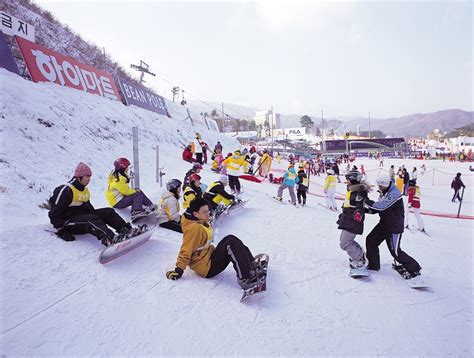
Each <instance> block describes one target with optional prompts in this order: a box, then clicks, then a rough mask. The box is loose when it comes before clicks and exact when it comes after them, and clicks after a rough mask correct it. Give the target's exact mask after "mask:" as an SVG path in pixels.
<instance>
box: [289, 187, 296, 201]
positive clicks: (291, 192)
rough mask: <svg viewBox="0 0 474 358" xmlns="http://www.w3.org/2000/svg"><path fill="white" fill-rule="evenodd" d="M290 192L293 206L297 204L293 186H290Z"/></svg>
mask: <svg viewBox="0 0 474 358" xmlns="http://www.w3.org/2000/svg"><path fill="white" fill-rule="evenodd" d="M288 191H289V192H290V198H291V203H292V204H293V205H294V204H296V196H295V189H294V188H293V187H292V186H289V187H288Z"/></svg>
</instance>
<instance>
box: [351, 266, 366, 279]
mask: <svg viewBox="0 0 474 358" xmlns="http://www.w3.org/2000/svg"><path fill="white" fill-rule="evenodd" d="M349 276H350V277H353V278H362V277H369V276H370V274H369V270H367V269H366V268H351V269H350V271H349Z"/></svg>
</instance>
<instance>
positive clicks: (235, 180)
mask: <svg viewBox="0 0 474 358" xmlns="http://www.w3.org/2000/svg"><path fill="white" fill-rule="evenodd" d="M228 177H229V187H230V189H231V190H235V191H238V192H240V181H239V177H236V176H233V175H228Z"/></svg>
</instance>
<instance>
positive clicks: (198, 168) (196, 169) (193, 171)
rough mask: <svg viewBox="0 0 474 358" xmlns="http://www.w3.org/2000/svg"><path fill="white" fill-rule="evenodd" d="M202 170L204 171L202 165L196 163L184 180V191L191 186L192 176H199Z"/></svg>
mask: <svg viewBox="0 0 474 358" xmlns="http://www.w3.org/2000/svg"><path fill="white" fill-rule="evenodd" d="M201 169H202V164H199V163H194V164H193V167H192V168H191V169H189V170H188V171H187V172H186V174H185V175H184V179H183V190H184V189H186V187H187V186H188V185H189V177H190V176H191V175H192V174H199V172H200V171H201Z"/></svg>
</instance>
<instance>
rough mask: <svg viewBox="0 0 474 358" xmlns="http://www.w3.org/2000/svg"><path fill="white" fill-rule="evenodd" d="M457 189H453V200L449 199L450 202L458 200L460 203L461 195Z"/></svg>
mask: <svg viewBox="0 0 474 358" xmlns="http://www.w3.org/2000/svg"><path fill="white" fill-rule="evenodd" d="M459 191H460V190H459V189H454V195H453V198H452V199H451V201H456V199H458V200H459V201H461V200H462V199H461V195H459Z"/></svg>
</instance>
